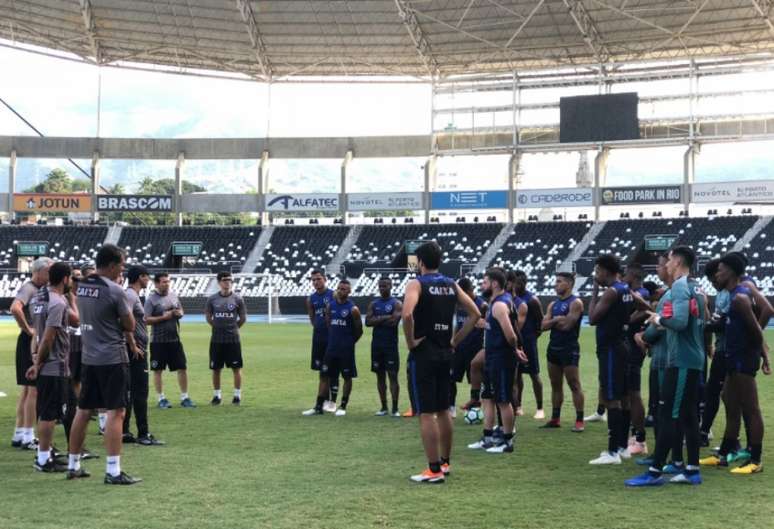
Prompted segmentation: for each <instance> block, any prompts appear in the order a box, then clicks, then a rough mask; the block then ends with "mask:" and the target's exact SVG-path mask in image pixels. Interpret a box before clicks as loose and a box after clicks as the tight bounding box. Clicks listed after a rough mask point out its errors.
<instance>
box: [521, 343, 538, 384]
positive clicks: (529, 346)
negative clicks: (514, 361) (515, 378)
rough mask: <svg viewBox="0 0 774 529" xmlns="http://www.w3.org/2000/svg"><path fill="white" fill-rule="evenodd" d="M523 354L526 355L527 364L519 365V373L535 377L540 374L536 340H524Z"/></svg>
mask: <svg viewBox="0 0 774 529" xmlns="http://www.w3.org/2000/svg"><path fill="white" fill-rule="evenodd" d="M524 354H525V355H527V363H526V364H522V363H519V365H518V371H519V373H526V374H528V375H537V374H539V373H540V358H539V357H538V348H537V338H534V339H529V340H524Z"/></svg>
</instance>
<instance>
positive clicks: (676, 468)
mask: <svg viewBox="0 0 774 529" xmlns="http://www.w3.org/2000/svg"><path fill="white" fill-rule="evenodd" d="M661 472H662V473H663V474H674V475H675V476H678V475H680V474H682V473H684V472H685V465H675V464H674V463H669V464H668V465H664V468H662V469H661Z"/></svg>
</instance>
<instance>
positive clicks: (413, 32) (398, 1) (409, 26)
mask: <svg viewBox="0 0 774 529" xmlns="http://www.w3.org/2000/svg"><path fill="white" fill-rule="evenodd" d="M395 7H397V8H398V14H399V15H400V19H401V21H402V22H403V25H404V26H405V27H406V30H407V31H408V33H409V36H410V37H411V41H412V42H413V43H414V48H416V50H417V53H418V54H419V58H420V59H422V62H423V63H424V65H425V69H427V73H428V74H430V77H434V76H435V74H437V73H438V63H437V62H436V60H435V57H433V54H432V52H431V50H430V43H428V42H427V39H426V38H425V34H424V32H423V31H422V27H421V26H420V25H419V19H417V14H416V12H415V11H414V8H413V7H411V6H410V5H409V4H408V2H406V1H404V0H395Z"/></svg>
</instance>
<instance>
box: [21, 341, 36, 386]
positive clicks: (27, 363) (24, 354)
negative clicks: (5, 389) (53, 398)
mask: <svg viewBox="0 0 774 529" xmlns="http://www.w3.org/2000/svg"><path fill="white" fill-rule="evenodd" d="M31 367H32V336H30V335H29V334H27V333H26V332H22V333H19V337H18V338H17V339H16V385H17V386H35V385H37V383H36V382H35V381H34V380H27V370H28V369H29V368H31Z"/></svg>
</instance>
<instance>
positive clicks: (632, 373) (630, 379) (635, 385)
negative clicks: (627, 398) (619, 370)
mask: <svg viewBox="0 0 774 529" xmlns="http://www.w3.org/2000/svg"><path fill="white" fill-rule="evenodd" d="M641 390H642V364H637V363H633V362H631V357H630V358H629V361H628V362H626V391H628V392H632V391H641Z"/></svg>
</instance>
